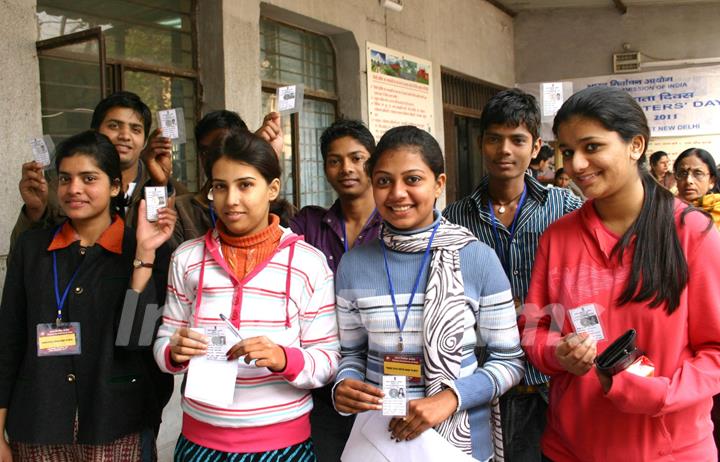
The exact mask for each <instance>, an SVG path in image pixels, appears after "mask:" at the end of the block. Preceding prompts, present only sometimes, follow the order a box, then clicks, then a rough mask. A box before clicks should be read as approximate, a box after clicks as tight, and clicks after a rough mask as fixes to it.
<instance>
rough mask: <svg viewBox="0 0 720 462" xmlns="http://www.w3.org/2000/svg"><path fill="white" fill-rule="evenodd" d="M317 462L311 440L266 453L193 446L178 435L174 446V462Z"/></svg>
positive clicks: (182, 436)
mask: <svg viewBox="0 0 720 462" xmlns="http://www.w3.org/2000/svg"><path fill="white" fill-rule="evenodd" d="M215 461H217V462H260V461H262V462H317V458H316V457H315V449H314V447H313V443H312V439H310V438H308V439H307V440H305V441H303V442H302V443H298V444H294V445H292V446H288V447H286V448H283V449H275V450H272V451H267V452H248V453H237V452H223V451H218V450H216V449H210V448H206V447H204V446H200V445H199V444H195V443H193V442H192V441H190V440H189V439H187V438H185V436H184V435H180V438H178V442H177V445H176V446H175V462H215Z"/></svg>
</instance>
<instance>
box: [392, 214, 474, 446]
mask: <svg viewBox="0 0 720 462" xmlns="http://www.w3.org/2000/svg"><path fill="white" fill-rule="evenodd" d="M431 234H432V228H431V229H429V230H427V231H423V232H421V233H417V234H412V235H402V234H396V233H394V232H393V231H392V229H389V227H388V226H383V228H382V231H381V238H382V240H383V242H384V243H385V245H386V246H387V248H389V249H391V250H394V251H396V252H406V253H412V252H423V251H425V249H426V248H427V245H428V241H429V239H430V235H431ZM476 240H477V239H476V238H475V236H474V235H473V234H472V233H471V232H470V231H468V230H467V229H465V228H463V227H462V226H458V225H455V224H452V223H450V222H449V221H447V220H446V219H445V218H441V219H440V223H439V228H438V230H437V232H436V233H435V237H434V239H433V242H432V247H431V249H432V258H431V259H430V271H429V274H428V280H427V287H426V289H425V304H424V306H423V355H424V360H425V364H424V366H425V371H424V378H425V395H426V396H433V395H435V394H437V393H440V392H441V391H442V390H443V389H444V388H443V386H442V382H443V381H444V380H448V381H453V380H455V379H457V378H458V377H459V376H460V362H461V360H462V346H463V345H462V339H463V334H464V332H465V324H464V319H465V317H464V314H463V310H464V309H465V301H464V299H463V295H464V293H465V290H464V287H463V278H462V274H461V272H460V249H462V248H463V247H465V246H466V245H468V244H469V243H470V242H473V241H476ZM435 430H437V432H438V433H440V435H442V437H443V438H445V439H446V440H447V441H449V442H450V443H452V444H453V445H454V446H456V447H457V448H459V449H461V450H462V451H464V452H466V453H467V454H470V455H471V454H472V445H471V440H470V420H469V418H468V413H467V412H466V411H459V412H456V413H455V414H453V415H452V416H450V417H449V418H448V419H446V420H445V421H443V422H441V423H440V424H438V425H437V426H436V427H435Z"/></svg>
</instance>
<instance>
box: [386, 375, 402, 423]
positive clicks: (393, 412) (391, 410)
mask: <svg viewBox="0 0 720 462" xmlns="http://www.w3.org/2000/svg"><path fill="white" fill-rule="evenodd" d="M382 389H383V393H385V396H383V403H382V413H383V415H384V416H402V417H405V416H406V415H407V405H408V400H407V377H406V376H404V375H383V384H382Z"/></svg>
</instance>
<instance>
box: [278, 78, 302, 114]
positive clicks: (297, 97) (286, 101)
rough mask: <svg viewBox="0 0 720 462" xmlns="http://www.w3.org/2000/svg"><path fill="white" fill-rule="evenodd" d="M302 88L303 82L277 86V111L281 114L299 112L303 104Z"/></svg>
mask: <svg viewBox="0 0 720 462" xmlns="http://www.w3.org/2000/svg"><path fill="white" fill-rule="evenodd" d="M304 89H305V87H304V86H303V84H297V85H288V86H287V87H279V88H278V89H277V91H276V92H275V99H276V101H277V110H278V112H279V113H280V114H283V115H287V114H292V113H294V112H300V111H301V110H302V106H303V95H304V93H305V91H304Z"/></svg>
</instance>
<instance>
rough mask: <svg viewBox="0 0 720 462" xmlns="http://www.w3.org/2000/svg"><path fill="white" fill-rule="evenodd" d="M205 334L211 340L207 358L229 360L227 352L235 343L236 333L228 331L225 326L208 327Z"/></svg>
mask: <svg viewBox="0 0 720 462" xmlns="http://www.w3.org/2000/svg"><path fill="white" fill-rule="evenodd" d="M204 334H205V335H206V336H207V337H208V340H209V342H208V345H207V354H206V355H205V356H206V358H207V359H209V360H211V361H227V360H228V358H227V352H228V350H229V349H230V347H232V346H233V345H234V344H235V335H234V334H232V333H231V332H228V329H227V327H225V326H211V327H206V328H205V332H204Z"/></svg>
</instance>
